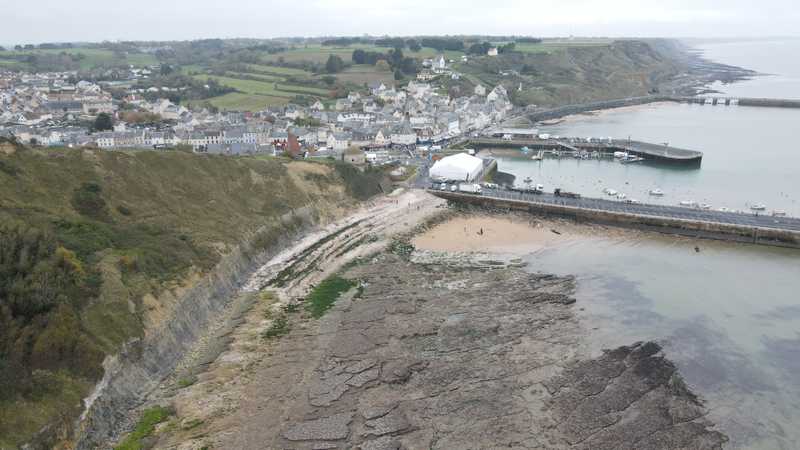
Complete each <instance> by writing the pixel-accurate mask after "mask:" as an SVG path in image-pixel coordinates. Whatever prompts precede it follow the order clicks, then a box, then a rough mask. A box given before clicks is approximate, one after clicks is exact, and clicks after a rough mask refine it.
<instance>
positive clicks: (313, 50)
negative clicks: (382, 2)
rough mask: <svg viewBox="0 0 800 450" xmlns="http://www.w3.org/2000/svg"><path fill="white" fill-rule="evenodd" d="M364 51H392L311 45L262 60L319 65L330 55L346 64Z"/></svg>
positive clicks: (424, 54)
mask: <svg viewBox="0 0 800 450" xmlns="http://www.w3.org/2000/svg"><path fill="white" fill-rule="evenodd" d="M356 49H362V50H365V51H370V52H379V53H386V52H388V51H389V50H390V48H388V47H378V46H375V45H365V44H354V45H350V46H347V47H327V46H322V45H309V46H306V47H299V48H294V49H291V50H287V51H285V52H280V53H275V54H272V55H270V54H266V53H265V54H263V55H262V59H264V60H265V61H273V62H274V61H278V60H279V59H280V58H283V60H284V61H286V62H301V61H309V62H315V63H319V64H324V63H325V62H326V61H327V60H328V57H329V56H330V55H336V56H339V57H340V58H342V59H343V60H344V61H345V62H350V61H351V57H352V55H353V50H356ZM441 53H442V52H440V51H438V50H436V49H433V48H429V47H423V48H422V49H421V50H420V51H419V52H412V51H411V50H409V49H403V54H404V55H406V56H411V57H414V58H432V57H434V56H436V55H438V54H441ZM463 54H464V52H453V51H445V52H444V55H445V57H446V58H448V59H453V60H457V59H458V58H461V55H463Z"/></svg>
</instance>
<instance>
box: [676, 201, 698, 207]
mask: <svg viewBox="0 0 800 450" xmlns="http://www.w3.org/2000/svg"><path fill="white" fill-rule="evenodd" d="M680 205H681V206H689V207H695V206H697V202H696V201H694V200H681V203H680Z"/></svg>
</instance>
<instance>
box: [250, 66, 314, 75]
mask: <svg viewBox="0 0 800 450" xmlns="http://www.w3.org/2000/svg"><path fill="white" fill-rule="evenodd" d="M247 67H249V68H250V69H251V70H253V71H254V72H267V73H270V74H275V75H284V76H285V75H291V76H300V75H309V76H310V75H311V72H306V71H305V70H302V69H293V68H291V67H278V66H265V65H261V64H248V65H247Z"/></svg>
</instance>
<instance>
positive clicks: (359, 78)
mask: <svg viewBox="0 0 800 450" xmlns="http://www.w3.org/2000/svg"><path fill="white" fill-rule="evenodd" d="M336 78H338V79H339V81H341V82H343V83H354V84H358V85H363V84H368V83H372V82H381V83H384V84H386V85H387V86H389V85H391V84H393V83H394V74H392V72H390V71H386V70H380V69H378V68H377V67H375V66H371V65H369V64H359V65H354V66H350V67H348V68H347V69H345V70H344V71H342V72H339V73H337V74H336Z"/></svg>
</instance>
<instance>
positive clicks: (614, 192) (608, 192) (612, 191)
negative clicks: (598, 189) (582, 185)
mask: <svg viewBox="0 0 800 450" xmlns="http://www.w3.org/2000/svg"><path fill="white" fill-rule="evenodd" d="M606 194H608V195H610V196H611V197H614V196H616V195H617V191H615V190H613V189H609V190H607V191H606Z"/></svg>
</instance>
